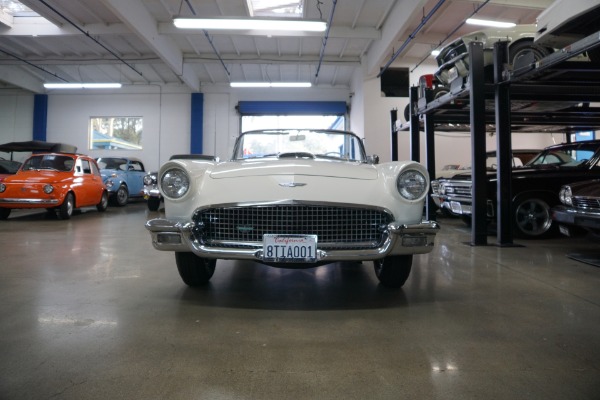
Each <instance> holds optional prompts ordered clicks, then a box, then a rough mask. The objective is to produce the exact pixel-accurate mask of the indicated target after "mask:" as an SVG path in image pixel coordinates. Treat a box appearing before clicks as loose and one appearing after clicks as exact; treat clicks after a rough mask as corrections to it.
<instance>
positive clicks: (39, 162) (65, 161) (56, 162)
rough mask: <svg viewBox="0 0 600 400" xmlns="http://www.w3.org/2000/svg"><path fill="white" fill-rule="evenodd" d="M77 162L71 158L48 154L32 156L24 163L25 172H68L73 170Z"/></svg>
mask: <svg viewBox="0 0 600 400" xmlns="http://www.w3.org/2000/svg"><path fill="white" fill-rule="evenodd" d="M73 165H75V160H74V159H73V158H72V157H69V156H63V155H56V154H46V155H39V156H31V157H30V158H29V159H28V160H27V161H25V162H24V163H23V171H28V170H32V169H35V170H41V169H46V170H51V171H61V172H67V171H70V170H71V169H73Z"/></svg>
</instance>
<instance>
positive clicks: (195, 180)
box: [146, 130, 439, 287]
mask: <svg viewBox="0 0 600 400" xmlns="http://www.w3.org/2000/svg"><path fill="white" fill-rule="evenodd" d="M377 160H378V159H377V157H376V156H373V157H367V156H366V154H365V150H364V147H363V143H362V141H361V139H360V138H358V137H357V136H356V135H354V134H353V133H350V132H344V131H334V130H263V131H251V132H246V133H244V134H242V135H240V137H239V138H238V139H237V141H236V144H235V148H234V152H233V157H232V159H231V160H230V161H225V162H219V161H218V160H198V159H173V160H170V161H168V162H166V163H165V164H164V165H163V166H161V168H160V170H159V172H158V176H159V180H158V185H159V190H160V192H161V194H162V196H163V197H164V202H165V218H157V219H151V220H149V221H147V223H146V228H147V229H148V230H149V231H150V233H151V236H152V244H153V246H154V247H155V248H156V249H157V250H166V251H174V252H175V261H176V264H177V268H178V270H179V274H180V275H181V278H182V279H183V281H184V282H185V283H186V284H187V285H190V286H197V285H201V284H203V283H206V282H207V281H208V280H209V279H210V278H211V277H212V275H213V273H214V270H215V265H216V261H217V259H230V260H253V261H256V262H259V263H263V264H266V265H270V266H274V267H282V268H310V267H316V266H319V265H323V264H328V263H332V262H343V261H358V262H360V261H373V264H374V268H375V274H376V276H377V277H378V278H379V281H380V282H381V283H382V284H383V285H385V286H389V287H400V286H402V285H403V284H404V282H405V281H406V279H407V278H408V276H409V274H410V270H411V267H412V258H413V254H423V253H428V252H430V251H431V250H432V249H433V245H434V239H435V235H436V233H437V231H438V229H439V226H438V225H437V223H435V222H433V221H423V220H422V215H423V202H424V199H425V196H426V195H427V192H428V188H429V177H428V174H427V171H426V169H425V168H424V167H423V166H422V165H421V164H418V163H416V162H412V161H402V162H389V163H382V164H378V163H377Z"/></svg>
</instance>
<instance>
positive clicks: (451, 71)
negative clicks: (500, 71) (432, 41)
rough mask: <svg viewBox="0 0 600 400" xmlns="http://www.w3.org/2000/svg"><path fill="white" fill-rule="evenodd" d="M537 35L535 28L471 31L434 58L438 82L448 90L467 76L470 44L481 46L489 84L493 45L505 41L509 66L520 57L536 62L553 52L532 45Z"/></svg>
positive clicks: (445, 47) (523, 26)
mask: <svg viewBox="0 0 600 400" xmlns="http://www.w3.org/2000/svg"><path fill="white" fill-rule="evenodd" d="M535 32H536V26H535V25H517V26H515V27H513V28H490V29H484V30H480V31H476V32H472V33H469V34H466V35H464V36H461V37H460V38H458V39H456V40H454V41H453V42H451V43H449V44H448V45H446V46H444V47H443V48H442V49H441V50H440V53H439V54H438V55H437V56H436V57H435V59H436V61H437V64H438V69H437V70H436V72H435V73H434V75H435V77H436V78H437V80H438V81H439V82H441V83H442V84H443V85H445V86H447V87H451V86H452V82H453V81H454V80H457V79H460V80H461V82H462V81H463V80H464V79H465V78H467V77H468V76H469V44H470V43H471V42H481V43H482V44H483V58H484V60H483V63H484V66H485V68H486V69H487V70H489V73H487V74H486V76H487V77H488V79H489V80H490V81H491V77H492V74H491V72H492V68H493V65H494V56H493V51H494V44H495V43H496V42H500V41H508V42H509V43H508V64H509V66H512V65H513V64H515V63H516V62H517V61H518V60H519V58H520V57H523V56H525V55H528V54H533V55H534V58H535V60H539V59H541V58H543V57H545V56H547V55H548V54H551V53H552V52H553V49H552V48H548V47H544V46H540V45H538V44H535V43H534V37H535Z"/></svg>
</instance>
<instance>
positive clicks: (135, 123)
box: [89, 117, 143, 150]
mask: <svg viewBox="0 0 600 400" xmlns="http://www.w3.org/2000/svg"><path fill="white" fill-rule="evenodd" d="M142 127H143V124H142V117H91V118H90V146H89V149H90V150H99V149H102V150H142V130H143V129H142Z"/></svg>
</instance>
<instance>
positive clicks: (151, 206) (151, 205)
mask: <svg viewBox="0 0 600 400" xmlns="http://www.w3.org/2000/svg"><path fill="white" fill-rule="evenodd" d="M159 207H160V198H159V197H148V210H150V211H158V208H159Z"/></svg>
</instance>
